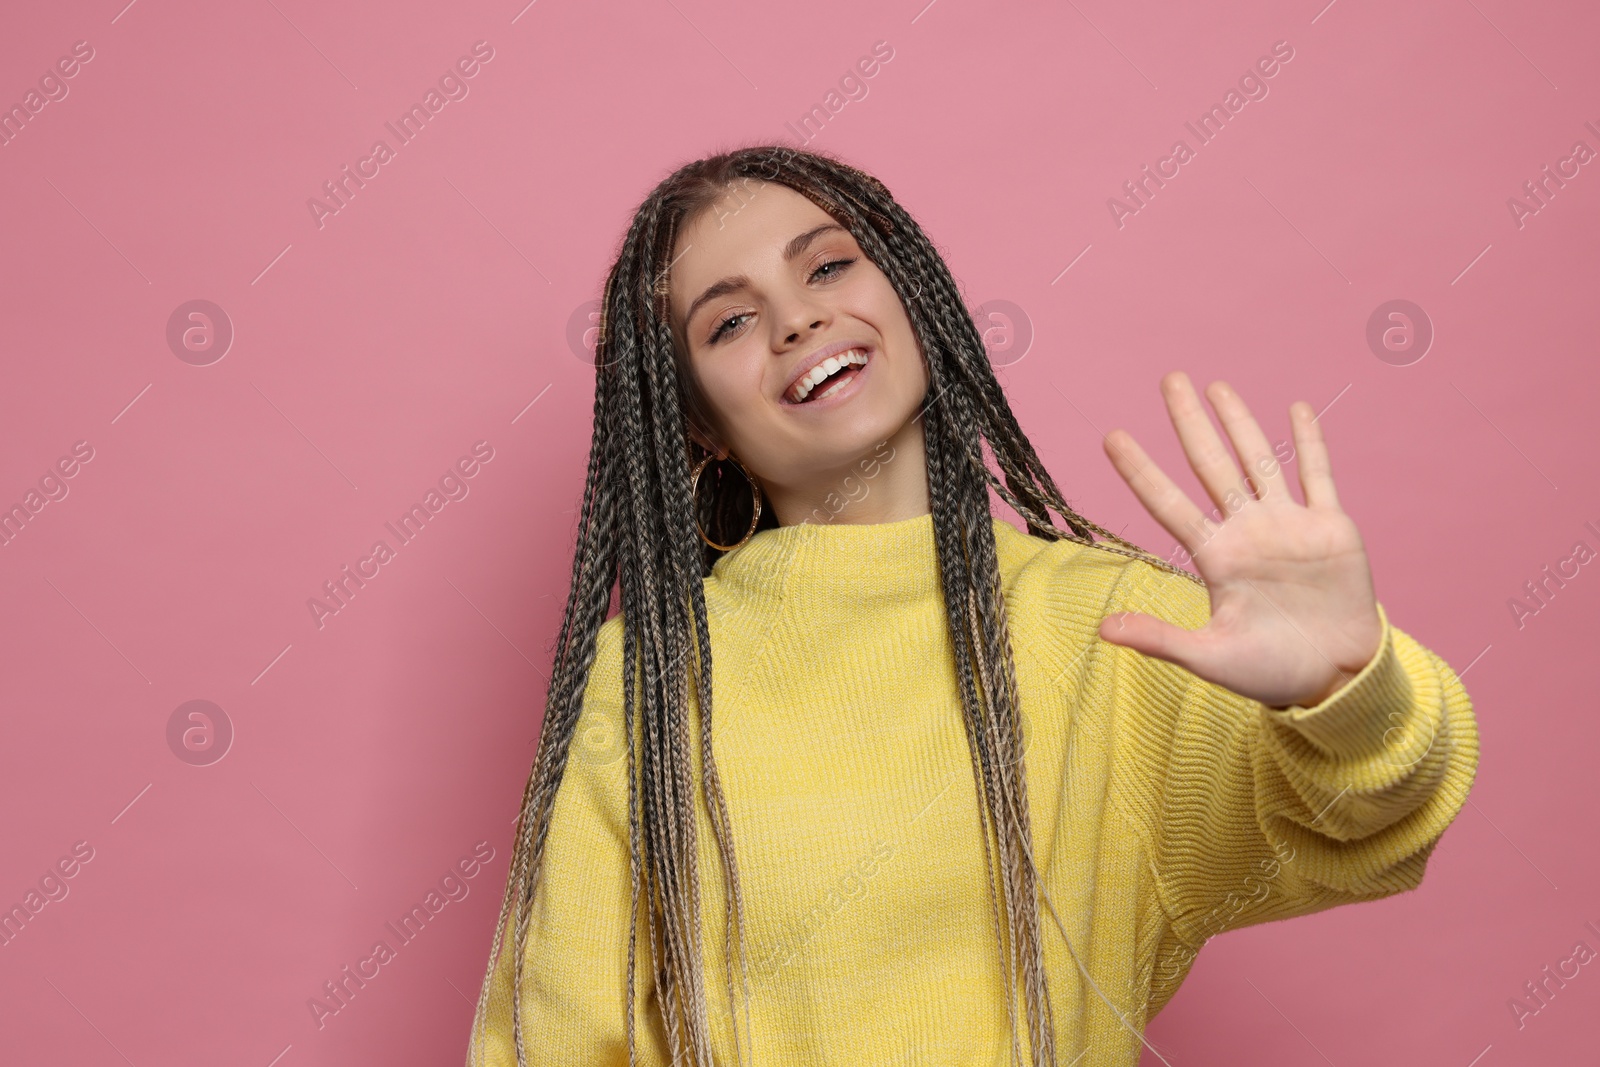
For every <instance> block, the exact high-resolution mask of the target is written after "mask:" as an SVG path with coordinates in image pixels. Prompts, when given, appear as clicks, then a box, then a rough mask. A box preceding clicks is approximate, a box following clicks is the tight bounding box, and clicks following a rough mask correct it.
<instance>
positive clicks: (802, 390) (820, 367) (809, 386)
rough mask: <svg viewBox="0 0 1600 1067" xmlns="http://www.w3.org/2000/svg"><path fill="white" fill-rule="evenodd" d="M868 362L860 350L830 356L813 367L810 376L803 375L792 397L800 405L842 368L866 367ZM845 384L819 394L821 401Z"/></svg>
mask: <svg viewBox="0 0 1600 1067" xmlns="http://www.w3.org/2000/svg"><path fill="white" fill-rule="evenodd" d="M866 362H867V354H866V353H865V352H863V351H862V350H861V349H859V348H852V349H851V350H850V351H848V352H845V353H843V354H841V355H838V356H829V357H828V358H827V359H825V360H823V361H822V362H821V363H818V364H817V365H816V366H815V367H812V368H811V372H810V373H809V374H805V375H802V376H801V378H800V380H799V381H797V382H795V383H794V391H793V393H792V394H791V395H792V396H793V397H794V400H795V402H796V403H798V402H800V401H802V400H804V399H805V398H806V397H807V396H809V395H810V393H811V390H813V389H815V388H816V387H817V384H818V383H819V382H821V381H822V380H823V379H825V378H827V377H828V376H829V375H830V374H832V373H834V372H835V371H837V370H838V369H839V368H840V367H845V366H849V365H851V364H857V365H865V364H866ZM843 384H844V383H843V382H840V383H838V384H835V385H833V386H831V387H830V388H829V389H828V390H827V392H824V393H821V394H819V395H818V399H819V400H820V399H821V398H822V397H824V396H827V395H829V394H830V393H832V392H833V391H834V390H835V389H838V388H839V386H840V385H843Z"/></svg>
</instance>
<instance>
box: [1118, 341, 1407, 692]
mask: <svg viewBox="0 0 1600 1067" xmlns="http://www.w3.org/2000/svg"><path fill="white" fill-rule="evenodd" d="M1161 391H1162V395H1163V397H1164V398H1165V400H1166V404H1167V412H1168V414H1169V415H1170V416H1171V418H1172V424H1173V427H1174V428H1175V429H1176V430H1177V432H1178V438H1179V440H1180V442H1181V443H1182V445H1183V450H1184V452H1185V454H1186V455H1187V456H1188V459H1189V465H1190V466H1191V467H1192V468H1193V469H1194V472H1195V474H1196V475H1197V476H1198V477H1199V478H1200V482H1201V484H1202V485H1204V486H1205V489H1206V492H1207V493H1208V494H1209V495H1210V497H1211V499H1212V501H1213V502H1214V503H1215V504H1216V505H1217V507H1218V508H1219V509H1220V511H1221V514H1222V516H1223V518H1222V521H1221V522H1220V523H1219V522H1217V521H1216V520H1215V519H1213V518H1212V517H1211V516H1210V515H1208V514H1206V513H1205V512H1203V511H1201V510H1200V508H1198V507H1196V506H1195V504H1194V502H1193V501H1192V500H1190V499H1189V497H1188V495H1187V494H1186V493H1184V491H1183V490H1182V489H1180V488H1178V486H1177V485H1175V484H1173V482H1172V479H1170V478H1169V477H1167V475H1166V474H1165V473H1164V472H1163V471H1162V470H1161V468H1160V467H1158V466H1157V465H1156V463H1155V462H1154V461H1153V460H1152V459H1151V458H1150V457H1149V455H1148V454H1147V453H1146V452H1145V451H1144V450H1143V449H1142V448H1140V447H1139V445H1138V443H1137V442H1136V441H1135V440H1134V439H1133V437H1132V435H1130V434H1129V433H1128V432H1127V431H1125V430H1113V431H1112V432H1111V433H1110V434H1107V435H1106V439H1105V449H1106V454H1107V455H1108V456H1109V457H1110V458H1111V462H1112V465H1113V466H1114V467H1115V468H1116V469H1117V473H1119V474H1121V475H1122V477H1123V479H1124V480H1125V481H1126V482H1127V483H1128V486H1129V487H1130V488H1131V489H1132V490H1133V492H1134V494H1135V495H1136V496H1137V497H1138V498H1139V501H1140V503H1142V504H1143V505H1144V506H1145V508H1146V510H1148V511H1149V512H1150V514H1151V515H1153V516H1154V517H1155V519H1156V521H1157V522H1159V523H1161V525H1162V526H1163V527H1165V528H1166V530H1167V532H1168V533H1170V534H1172V536H1173V537H1175V538H1177V540H1178V543H1179V544H1181V545H1182V546H1183V547H1184V549H1185V550H1186V551H1187V552H1188V553H1189V554H1190V555H1191V556H1192V557H1193V558H1194V561H1195V567H1196V569H1197V570H1198V571H1199V573H1200V576H1201V577H1202V578H1204V579H1205V581H1206V588H1207V589H1208V590H1209V592H1210V596H1211V620H1210V622H1208V623H1207V624H1206V625H1205V626H1204V627H1202V628H1201V629H1199V630H1185V629H1184V628H1183V627H1181V626H1176V625H1173V624H1172V623H1170V622H1167V621H1165V620H1164V619H1159V618H1156V617H1155V616H1153V615H1145V614H1139V613H1131V612H1130V613H1125V614H1117V615H1111V616H1108V617H1107V618H1106V619H1104V620H1103V621H1102V622H1101V624H1100V636H1101V637H1102V638H1104V639H1105V640H1107V641H1112V642H1115V643H1116V644H1120V645H1126V646H1128V647H1129V648H1133V649H1136V650H1138V651H1139V652H1143V653H1145V654H1147V655H1151V656H1155V657H1157V658H1159V659H1164V660H1168V661H1170V662H1172V663H1176V664H1178V665H1179V666H1181V667H1183V668H1184V669H1186V670H1188V671H1190V672H1192V673H1193V674H1195V675H1197V676H1199V677H1201V678H1204V679H1205V680H1207V681H1209V682H1214V683H1216V684H1217V685H1221V686H1224V687H1225V688H1227V689H1230V690H1232V691H1233V692H1235V693H1238V694H1239V695H1241V696H1244V697H1248V698H1250V699H1253V700H1259V701H1260V702H1261V703H1263V704H1265V705H1267V706H1268V707H1275V708H1283V707H1289V706H1291V705H1301V706H1304V707H1311V706H1313V705H1315V704H1317V703H1320V702H1321V701H1322V700H1324V699H1326V698H1327V697H1328V696H1331V695H1332V694H1333V693H1334V692H1335V691H1337V690H1338V689H1339V688H1340V687H1341V686H1343V685H1344V683H1346V682H1348V681H1349V680H1350V679H1351V678H1352V677H1354V676H1355V675H1356V674H1357V673H1359V672H1360V670H1361V669H1362V668H1363V667H1364V666H1366V665H1367V663H1368V662H1369V661H1370V660H1371V659H1372V657H1373V656H1374V655H1375V654H1376V653H1377V651H1378V646H1379V642H1380V640H1381V638H1382V636H1383V629H1382V625H1383V624H1382V620H1381V619H1380V617H1379V615H1378V609H1377V601H1376V598H1375V596H1374V593H1373V587H1372V571H1371V568H1370V567H1369V566H1368V563H1367V553H1366V549H1365V547H1364V546H1363V544H1362V541H1361V535H1360V533H1358V532H1357V530H1356V526H1355V523H1354V522H1352V521H1351V519H1350V517H1349V516H1348V515H1346V514H1345V513H1344V512H1343V511H1341V510H1340V508H1339V500H1338V496H1337V495H1336V494H1335V492H1334V488H1333V477H1332V472H1331V469H1330V467H1329V464H1328V452H1327V448H1326V446H1325V445H1324V443H1323V440H1322V431H1321V430H1320V428H1319V427H1318V426H1317V423H1316V419H1315V414H1314V412H1313V410H1312V408H1311V405H1309V404H1307V403H1305V402H1304V401H1298V402H1296V403H1295V404H1292V405H1290V407H1289V415H1290V419H1291V420H1292V423H1293V427H1294V439H1295V449H1296V455H1297V460H1298V468H1299V472H1300V487H1301V491H1302V492H1303V493H1304V495H1305V504H1304V505H1301V504H1298V503H1296V502H1295V500H1294V498H1293V496H1292V495H1291V494H1290V492H1289V484H1288V480H1287V479H1286V478H1285V477H1284V474H1283V469H1282V467H1281V465H1280V464H1279V462H1278V460H1277V457H1276V456H1275V455H1274V454H1273V450H1272V448H1271V446H1270V445H1269V444H1268V443H1267V438H1266V435H1265V434H1263V433H1262V431H1261V427H1260V426H1259V425H1258V424H1257V423H1256V420H1255V418H1254V417H1252V416H1251V414H1250V410H1249V409H1248V408H1247V407H1245V404H1244V401H1243V400H1242V399H1241V398H1240V397H1239V394H1238V393H1236V392H1235V391H1234V390H1233V389H1232V388H1231V387H1230V386H1228V385H1227V383H1225V382H1212V383H1211V385H1210V386H1208V387H1207V389H1206V395H1207V397H1208V398H1209V399H1210V401H1211V403H1212V406H1213V407H1214V408H1215V409H1216V411H1217V414H1218V416H1219V417H1220V419H1221V421H1222V425H1223V428H1224V429H1225V430H1226V431H1227V433H1228V436H1229V438H1230V440H1231V441H1232V443H1233V449H1234V452H1236V453H1237V454H1238V457H1239V460H1240V461H1242V462H1243V463H1244V464H1245V469H1244V470H1241V469H1240V467H1239V463H1238V462H1235V460H1234V457H1233V455H1231V454H1230V453H1229V451H1228V448H1227V446H1225V445H1224V444H1223V443H1222V439H1221V438H1220V437H1219V436H1218V435H1217V431H1216V429H1215V427H1213V426H1212V424H1211V419H1210V418H1209V417H1208V416H1207V414H1206V412H1205V408H1204V407H1203V406H1202V405H1201V403H1200V397H1199V396H1198V394H1196V392H1195V390H1194V386H1193V384H1191V383H1190V381H1189V378H1188V376H1187V375H1185V374H1184V373H1183V372H1182V371H1173V372H1171V373H1169V374H1167V375H1165V376H1164V377H1163V378H1162V379H1161ZM1245 471H1248V472H1249V477H1248V478H1247V477H1246V473H1245Z"/></svg>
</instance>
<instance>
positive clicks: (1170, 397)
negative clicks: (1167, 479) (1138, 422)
mask: <svg viewBox="0 0 1600 1067" xmlns="http://www.w3.org/2000/svg"><path fill="white" fill-rule="evenodd" d="M1161 392H1162V395H1163V396H1164V397H1165V398H1166V402H1167V414H1168V415H1169V416H1170V417H1171V419H1172V427H1173V429H1175V430H1177V431H1178V440H1179V442H1181V443H1182V445H1183V451H1184V455H1186V456H1187V457H1188V458H1189V466H1190V467H1191V468H1192V469H1193V470H1194V473H1195V475H1196V476H1197V477H1198V478H1199V479H1200V484H1201V485H1203V486H1205V489H1206V493H1207V494H1208V495H1210V497H1211V500H1212V502H1213V503H1215V504H1216V505H1217V506H1218V507H1220V508H1221V509H1222V511H1223V514H1225V515H1231V514H1233V513H1234V512H1235V511H1238V510H1239V507H1240V506H1242V504H1243V502H1244V501H1247V500H1250V499H1251V496H1250V490H1249V488H1248V487H1246V485H1245V483H1244V477H1243V475H1242V474H1240V472H1239V465H1238V464H1237V463H1235V462H1234V461H1233V454H1232V453H1231V452H1229V451H1228V448H1227V446H1226V445H1224V444H1223V443H1222V438H1221V437H1219V436H1218V435H1217V429H1216V427H1215V426H1213V425H1211V417H1210V416H1209V415H1207V414H1206V409H1205V408H1204V407H1202V406H1201V404H1200V397H1199V395H1198V394H1197V393H1195V391H1194V384H1193V383H1192V382H1190V381H1189V376H1188V375H1187V374H1185V373H1183V372H1182V371H1172V372H1171V373H1169V374H1166V375H1164V376H1163V377H1162V379H1161ZM1230 496H1231V497H1233V499H1232V500H1230V499H1229V497H1230Z"/></svg>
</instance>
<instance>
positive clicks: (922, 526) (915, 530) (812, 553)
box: [712, 511, 1017, 599]
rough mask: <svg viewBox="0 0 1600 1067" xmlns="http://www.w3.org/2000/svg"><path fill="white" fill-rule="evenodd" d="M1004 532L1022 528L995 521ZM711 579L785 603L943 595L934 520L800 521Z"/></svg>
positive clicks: (775, 530)
mask: <svg viewBox="0 0 1600 1067" xmlns="http://www.w3.org/2000/svg"><path fill="white" fill-rule="evenodd" d="M990 521H991V522H992V523H993V524H994V525H995V527H996V531H997V532H996V539H997V540H998V539H999V538H1000V537H1001V536H1003V534H1002V532H1001V531H999V527H1001V526H1004V527H1005V528H1006V529H1007V530H1009V531H1010V532H1011V533H1013V534H1016V533H1017V529H1016V527H1014V526H1011V525H1010V524H1009V523H1006V522H1004V521H1002V520H1000V519H997V518H995V517H994V516H993V515H991V516H990ZM712 575H713V576H714V577H715V578H716V579H717V580H718V581H720V582H724V583H727V584H729V585H731V586H733V587H735V588H737V589H739V590H740V591H742V592H746V593H750V594H756V595H769V596H770V595H777V596H782V595H786V594H792V593H797V592H832V593H837V594H842V595H848V596H851V597H854V598H862V597H872V596H888V597H890V598H892V599H908V598H915V597H918V596H928V595H931V594H934V593H938V592H939V591H940V590H941V588H942V586H941V584H940V580H939V556H938V551H937V548H936V545H935V540H934V528H933V513H932V512H931V511H929V512H924V513H923V514H921V515H916V516H913V517H911V518H909V519H898V520H895V521H893V522H875V523H817V522H802V523H796V524H794V525H792V526H775V527H771V528H769V529H766V530H761V531H759V532H757V533H756V534H754V535H753V536H752V537H751V538H750V540H748V541H746V542H745V543H744V544H743V545H741V546H739V547H738V548H736V549H734V550H733V551H732V552H728V553H725V554H724V555H723V556H721V557H720V558H718V560H717V561H716V563H715V564H714V565H713V567H712Z"/></svg>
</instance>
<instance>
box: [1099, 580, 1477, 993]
mask: <svg viewBox="0 0 1600 1067" xmlns="http://www.w3.org/2000/svg"><path fill="white" fill-rule="evenodd" d="M1118 611H1137V612H1142V613H1145V614H1150V615H1155V616H1157V617H1159V618H1163V619H1166V620H1168V621H1170V622H1173V623H1176V624H1177V625H1180V626H1183V627H1184V628H1185V629H1190V630H1194V629H1199V628H1200V627H1202V626H1204V625H1205V624H1206V622H1207V620H1208V619H1209V618H1210V597H1209V594H1208V593H1207V591H1206V590H1205V589H1204V588H1202V587H1201V586H1199V585H1197V584H1195V583H1193V582H1191V581H1188V580H1186V579H1184V578H1181V577H1178V576H1176V575H1172V574H1170V573H1169V572H1165V571H1162V570H1161V569H1159V568H1157V567H1154V566H1152V565H1150V564H1146V563H1142V562H1131V563H1130V565H1129V566H1128V567H1127V568H1125V570H1124V573H1123V576H1122V577H1121V579H1120V580H1119V581H1118V582H1117V585H1116V588H1115V590H1114V592H1113V593H1112V596H1111V603H1109V604H1108V605H1107V607H1106V613H1107V614H1110V613H1113V612H1118ZM1378 612H1379V615H1380V617H1381V618H1382V621H1383V635H1382V640H1381V643H1380V645H1379V648H1378V651H1377V653H1376V654H1375V655H1374V656H1373V658H1372V659H1371V661H1370V662H1368V663H1367V665H1366V666H1365V667H1364V668H1363V669H1362V670H1361V671H1360V673H1358V674H1357V675H1356V676H1355V677H1354V678H1351V679H1349V680H1348V681H1347V682H1346V683H1345V685H1344V686H1343V687H1342V688H1341V689H1339V690H1338V691H1337V692H1335V693H1334V694H1333V695H1331V696H1330V697H1328V698H1327V699H1326V700H1324V701H1323V702H1322V703H1320V704H1318V705H1316V706H1314V707H1300V706H1293V707H1289V708H1285V709H1281V710H1277V709H1272V708H1269V707H1267V706H1266V705H1264V704H1262V703H1261V702H1259V701H1256V700H1251V699H1247V698H1245V697H1243V696H1240V695H1238V694H1236V693H1234V692H1232V691H1231V690H1228V689H1225V688H1223V687H1221V686H1218V685H1215V684H1212V683H1210V682H1207V681H1204V680H1202V679H1200V678H1199V677H1197V676H1195V675H1194V674H1191V673H1190V672H1189V671H1187V670H1185V669H1183V668H1181V667H1178V666H1176V665H1175V664H1171V663H1168V662H1166V661H1164V660H1159V659H1155V658H1153V657H1149V656H1146V655H1144V654H1142V653H1140V652H1138V651H1136V650H1134V649H1130V648H1126V647H1124V646H1121V645H1115V644H1112V643H1111V642H1107V641H1098V642H1097V647H1096V653H1097V654H1098V655H1099V656H1101V657H1104V662H1103V663H1102V664H1100V665H1099V668H1100V669H1099V671H1097V672H1096V673H1098V674H1100V677H1101V684H1103V685H1104V686H1106V687H1107V689H1108V690H1109V696H1110V699H1111V703H1112V712H1111V714H1112V716H1113V720H1114V723H1115V725H1114V727H1113V731H1114V735H1115V741H1114V744H1115V749H1116V751H1115V755H1114V757H1113V771H1112V782H1111V785H1110V790H1111V793H1112V802H1113V803H1115V804H1117V805H1119V806H1120V807H1121V808H1122V809H1123V811H1124V812H1125V813H1126V816H1127V817H1128V818H1129V819H1130V821H1131V822H1132V824H1133V826H1134V828H1135V830H1136V832H1137V833H1138V834H1139V835H1140V837H1141V838H1142V839H1143V841H1144V843H1145V848H1146V849H1147V851H1148V854H1149V856H1150V859H1151V865H1152V867H1153V872H1152V873H1153V876H1154V879H1155V885H1156V890H1157V892H1158V894H1159V896H1160V900H1161V905H1162V908H1163V909H1164V911H1165V912H1166V914H1167V917H1168V919H1169V921H1170V923H1171V927H1172V933H1173V934H1174V935H1175V938H1174V939H1172V940H1171V941H1170V942H1169V943H1168V944H1167V945H1165V946H1164V951H1163V954H1162V955H1163V958H1161V959H1158V960H1156V961H1155V963H1154V969H1155V970H1154V973H1153V974H1152V980H1153V989H1152V994H1153V999H1154V1000H1155V1001H1156V1002H1157V1003H1156V1010H1159V1007H1160V1004H1162V1003H1164V1002H1165V999H1166V998H1167V997H1169V996H1170V995H1171V993H1172V992H1174V991H1175V990H1176V987H1177V983H1178V982H1180V981H1181V980H1182V977H1183V976H1184V975H1185V974H1186V973H1187V971H1188V967H1189V964H1190V963H1191V962H1192V960H1193V957H1194V954H1195V953H1196V952H1198V950H1199V948H1200V946H1201V945H1203V944H1204V943H1205V941H1206V940H1207V939H1209V938H1210V937H1212V936H1214V935H1216V934H1218V933H1221V932H1223V931H1225V930H1230V929H1235V928H1238V927H1242V926H1248V925H1251V924H1255V923H1262V922H1267V921H1271V920H1275V919H1285V918H1289V917H1291V916H1296V915H1305V914H1309V913H1312V912H1316V911H1321V910H1324V909H1326V908H1330V907H1334V906H1336V905H1339V904H1344V903H1348V902H1352V901H1362V900H1374V899H1378V898H1381V897H1386V896H1390V895H1392V894H1395V893H1400V892H1404V891H1406V890H1410V889H1414V888H1416V887H1417V886H1418V885H1419V884H1420V883H1421V881H1422V876H1423V871H1424V868H1425V866H1426V863H1427V859H1428V856H1429V854H1430V853H1431V852H1432V850H1433V848H1434V846H1435V845H1436V844H1437V843H1438V841H1439V838H1440V836H1441V835H1442V834H1443V833H1444V830H1445V828H1446V827H1447V826H1448V825H1449V824H1450V822H1451V820H1452V819H1454V818H1455V815H1456V813H1457V812H1458V811H1460V809H1461V807H1462V805H1463V804H1464V803H1465V802H1466V797H1467V792H1468V790H1470V789H1471V787H1472V782H1473V779H1474V777H1475V775H1476V771H1477V763H1478V733H1477V725H1476V723H1475V721H1474V718H1473V713H1472V703H1471V701H1470V700H1469V699H1468V697H1467V693H1466V691H1465V689H1463V688H1462V685H1461V681H1460V679H1459V678H1457V677H1456V675H1455V674H1454V673H1453V672H1452V671H1451V669H1450V668H1449V667H1448V666H1447V665H1446V664H1445V662H1444V661H1443V660H1442V659H1440V658H1439V657H1438V656H1437V655H1435V654H1434V653H1433V652H1431V651H1429V650H1428V649H1427V648H1425V647H1423V646H1422V645H1421V644H1420V643H1418V642H1417V641H1416V640H1415V639H1413V638H1412V637H1410V636H1409V635H1408V634H1406V633H1405V632H1404V631H1402V630H1399V629H1397V628H1395V627H1394V626H1393V625H1391V623H1390V621H1389V617H1388V614H1387V612H1385V611H1384V610H1383V607H1382V605H1381V604H1380V605H1379V607H1378Z"/></svg>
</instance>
